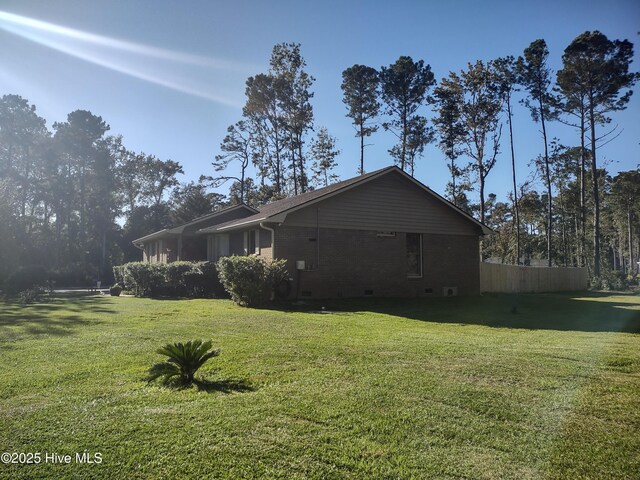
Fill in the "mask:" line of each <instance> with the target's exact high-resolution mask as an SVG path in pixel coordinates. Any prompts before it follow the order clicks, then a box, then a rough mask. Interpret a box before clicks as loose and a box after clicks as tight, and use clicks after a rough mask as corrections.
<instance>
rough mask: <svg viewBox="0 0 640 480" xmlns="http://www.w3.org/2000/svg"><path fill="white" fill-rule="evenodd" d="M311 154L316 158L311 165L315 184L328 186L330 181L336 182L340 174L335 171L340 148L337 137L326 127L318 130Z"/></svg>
mask: <svg viewBox="0 0 640 480" xmlns="http://www.w3.org/2000/svg"><path fill="white" fill-rule="evenodd" d="M311 155H312V157H313V159H314V161H313V165H312V166H311V170H312V172H313V177H312V182H313V184H314V185H315V186H321V187H326V186H327V185H329V184H330V183H334V182H336V181H337V180H338V175H336V174H335V173H333V169H334V168H335V167H336V166H337V165H338V164H337V162H336V157H337V156H338V155H340V150H338V149H337V148H336V139H335V138H334V137H332V136H331V135H330V134H329V131H328V130H327V129H326V128H325V127H322V128H320V130H318V134H317V136H316V138H315V139H314V141H313V143H312V144H311Z"/></svg>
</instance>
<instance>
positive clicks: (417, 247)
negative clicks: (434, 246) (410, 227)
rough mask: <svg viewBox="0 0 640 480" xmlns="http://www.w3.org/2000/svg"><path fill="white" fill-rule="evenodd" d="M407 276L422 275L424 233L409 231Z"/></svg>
mask: <svg viewBox="0 0 640 480" xmlns="http://www.w3.org/2000/svg"><path fill="white" fill-rule="evenodd" d="M407 276H408V277H422V235H421V234H419V233H407Z"/></svg>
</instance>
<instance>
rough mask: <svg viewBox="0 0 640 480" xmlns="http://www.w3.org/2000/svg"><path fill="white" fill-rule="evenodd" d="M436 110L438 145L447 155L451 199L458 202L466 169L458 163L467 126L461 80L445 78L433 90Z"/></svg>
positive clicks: (434, 121) (456, 203) (434, 120)
mask: <svg viewBox="0 0 640 480" xmlns="http://www.w3.org/2000/svg"><path fill="white" fill-rule="evenodd" d="M433 97H434V110H435V112H436V116H435V117H434V119H433V124H434V125H435V128H436V131H437V132H438V136H439V138H440V141H439V143H438V146H439V147H440V150H442V151H443V152H444V154H445V156H446V157H447V161H448V165H447V166H448V168H449V173H450V174H451V182H450V183H449V186H448V187H449V188H448V189H449V190H450V199H451V201H452V202H453V203H454V204H455V205H456V206H458V207H459V206H460V205H459V204H458V203H459V202H458V200H459V198H458V197H459V196H458V188H457V183H458V182H457V180H458V178H459V177H461V176H462V175H464V173H465V171H466V169H465V168H464V167H463V168H460V167H459V166H458V165H456V160H457V159H458V157H459V156H460V155H461V154H462V148H461V146H462V143H463V142H464V138H465V128H464V125H463V124H462V118H461V117H462V106H463V104H464V90H463V87H462V84H461V83H459V82H446V81H445V80H443V81H442V82H441V83H440V85H438V86H437V87H436V88H435V89H434V91H433Z"/></svg>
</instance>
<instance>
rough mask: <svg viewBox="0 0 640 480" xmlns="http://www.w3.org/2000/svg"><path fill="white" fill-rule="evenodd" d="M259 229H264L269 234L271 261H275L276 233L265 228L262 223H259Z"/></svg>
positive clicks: (269, 228)
mask: <svg viewBox="0 0 640 480" xmlns="http://www.w3.org/2000/svg"><path fill="white" fill-rule="evenodd" d="M259 225H260V228H264V229H265V230H268V231H269V232H271V260H275V259H276V231H275V229H273V228H271V227H267V226H266V225H265V224H264V222H260V224H259Z"/></svg>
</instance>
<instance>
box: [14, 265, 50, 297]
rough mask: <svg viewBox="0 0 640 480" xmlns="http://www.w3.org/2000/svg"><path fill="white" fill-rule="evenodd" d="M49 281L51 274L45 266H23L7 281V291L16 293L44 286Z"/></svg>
mask: <svg viewBox="0 0 640 480" xmlns="http://www.w3.org/2000/svg"><path fill="white" fill-rule="evenodd" d="M48 283H49V275H48V274H47V271H46V270H45V269H44V267H42V266H40V265H31V266H27V267H21V268H19V269H18V270H16V271H15V272H13V273H12V274H11V275H9V277H8V278H7V280H6V281H5V291H6V292H7V293H9V294H15V293H18V292H22V291H25V290H33V289H36V288H38V287H40V288H43V287H45V286H46V285H47V284H48Z"/></svg>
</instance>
